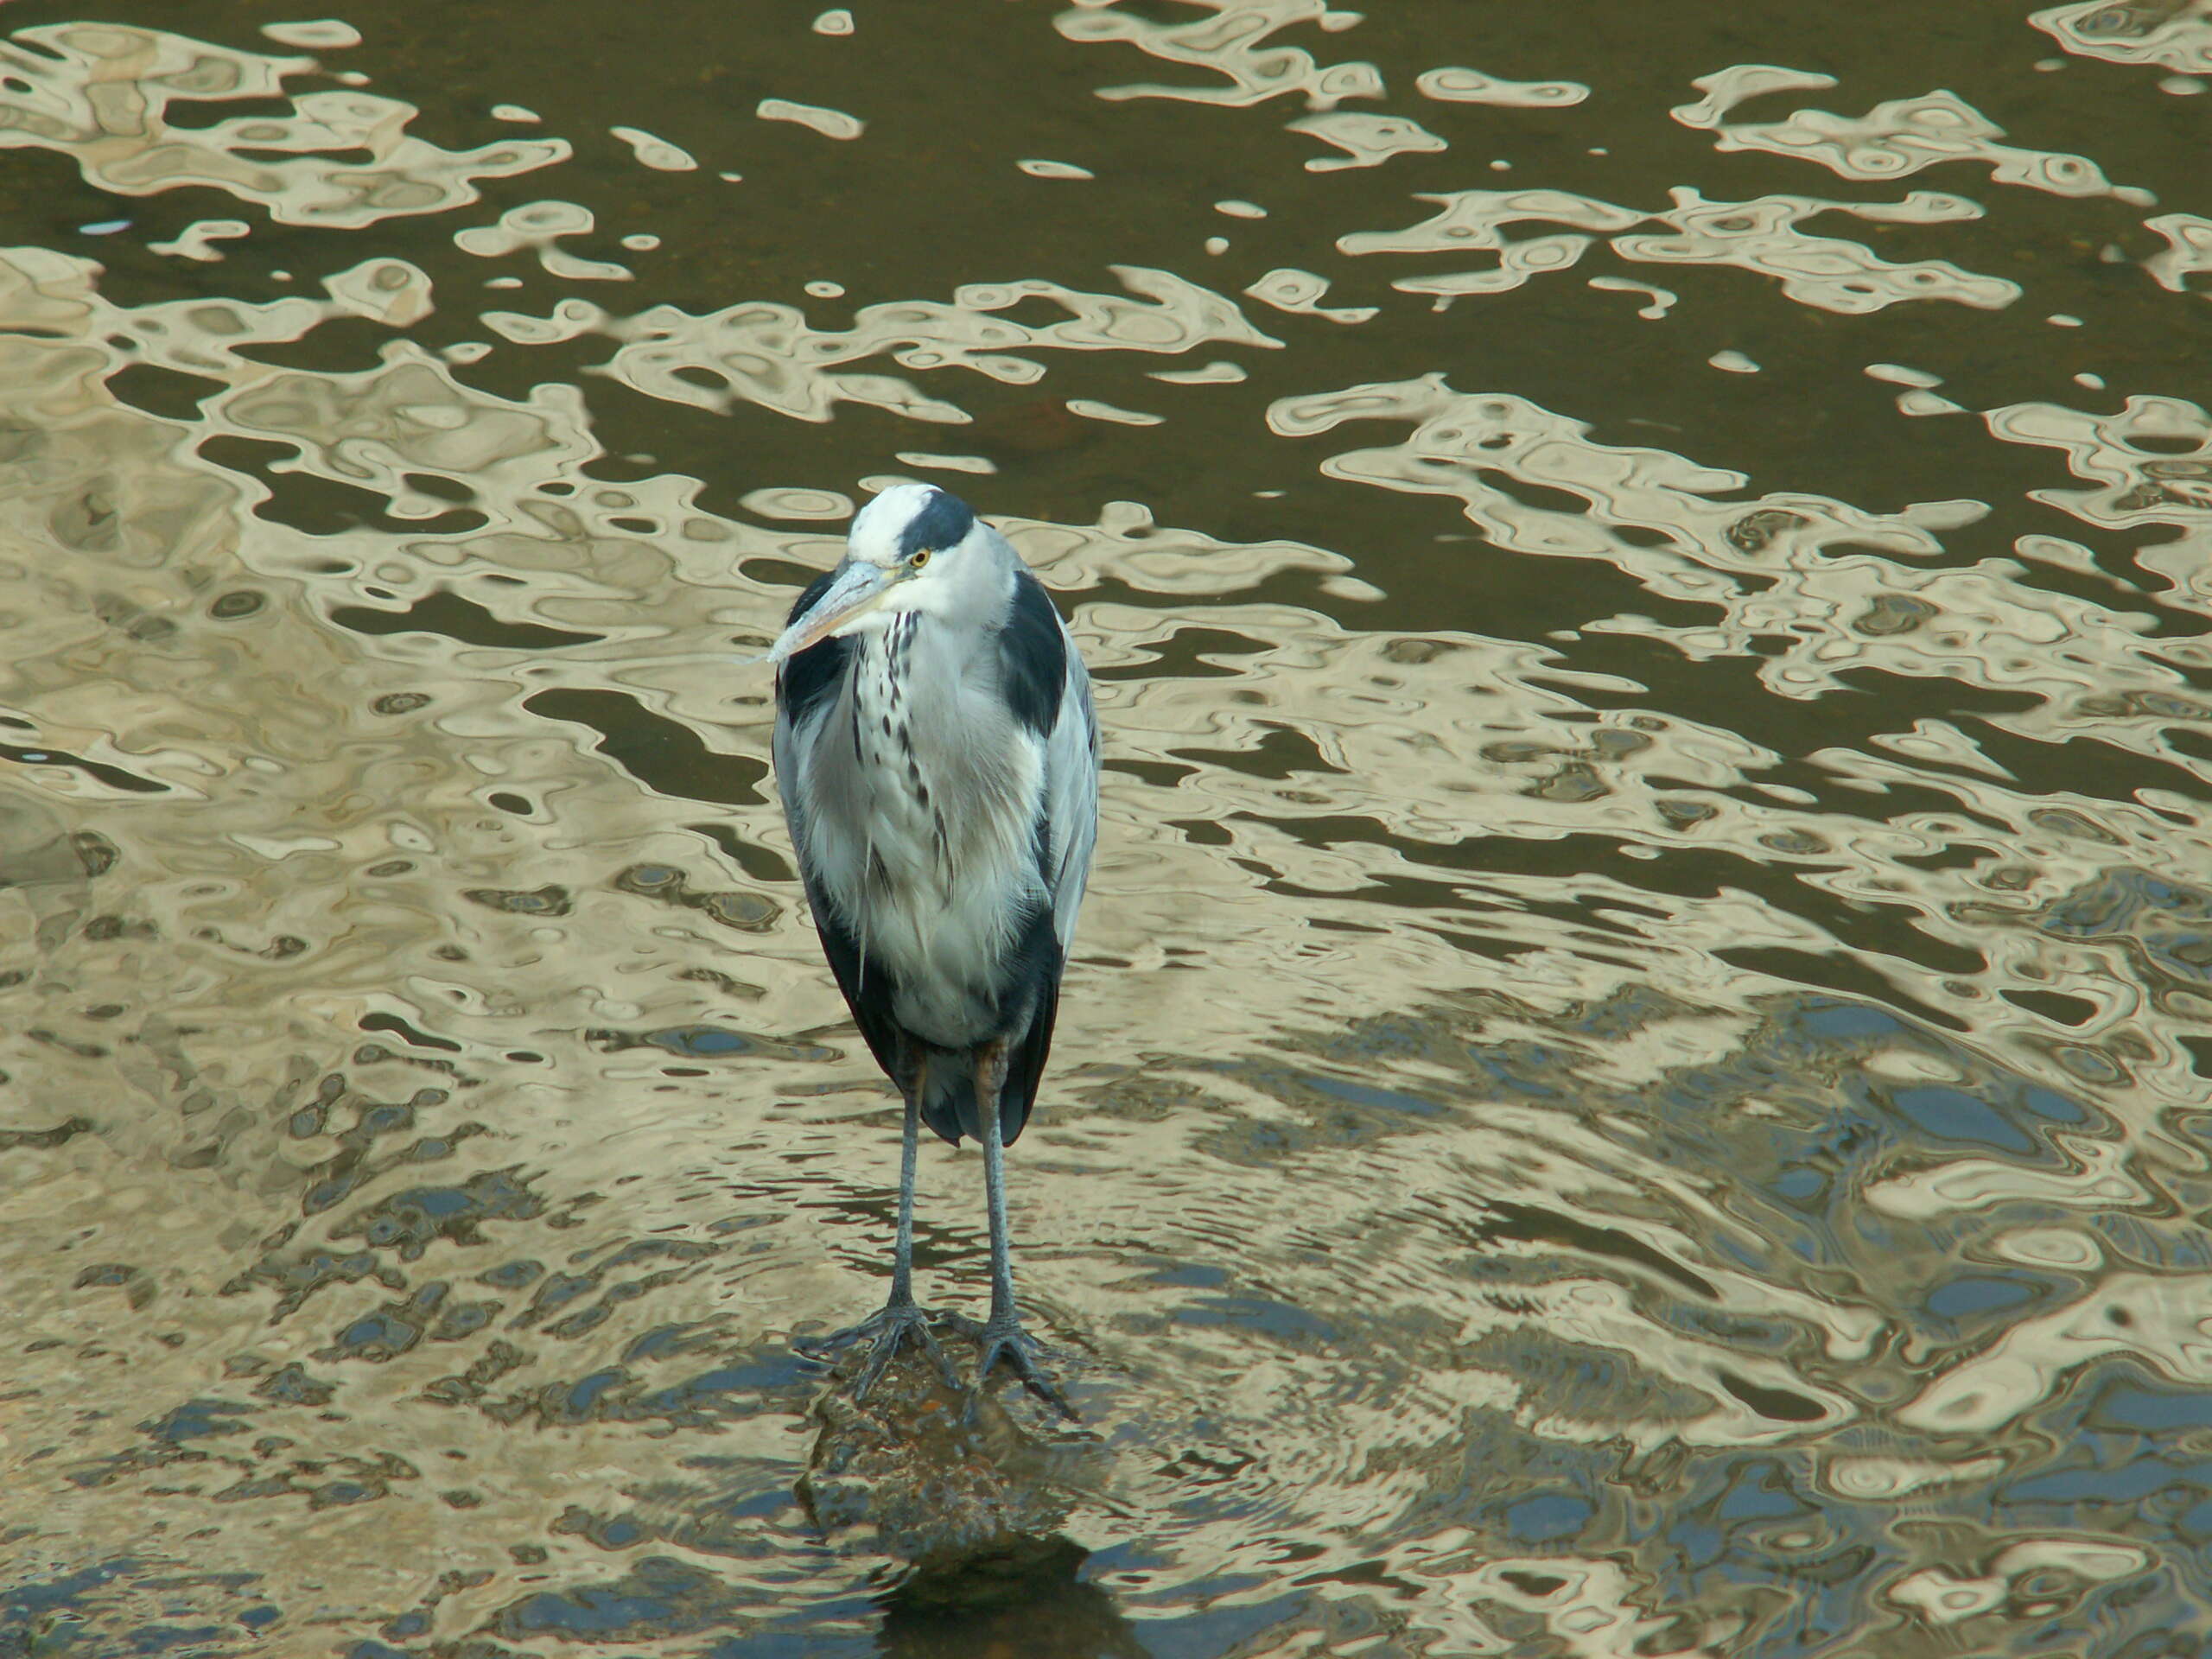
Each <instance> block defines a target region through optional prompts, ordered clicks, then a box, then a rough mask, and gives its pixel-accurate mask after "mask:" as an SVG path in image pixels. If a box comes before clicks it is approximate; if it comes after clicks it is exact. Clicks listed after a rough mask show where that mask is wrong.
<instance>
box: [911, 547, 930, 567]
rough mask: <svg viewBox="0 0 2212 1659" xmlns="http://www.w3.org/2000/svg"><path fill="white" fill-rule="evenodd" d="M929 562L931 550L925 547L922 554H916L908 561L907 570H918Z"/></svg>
mask: <svg viewBox="0 0 2212 1659" xmlns="http://www.w3.org/2000/svg"><path fill="white" fill-rule="evenodd" d="M929 562H930V550H929V549H927V548H926V547H925V548H924V549H923V550H921V551H920V552H918V553H917V554H915V555H914V556H912V558H910V559H908V560H907V561H906V568H907V569H909V570H918V569H921V568H922V567H923V566H924V565H925V564H927V563H929Z"/></svg>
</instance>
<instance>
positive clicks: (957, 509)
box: [899, 490, 976, 559]
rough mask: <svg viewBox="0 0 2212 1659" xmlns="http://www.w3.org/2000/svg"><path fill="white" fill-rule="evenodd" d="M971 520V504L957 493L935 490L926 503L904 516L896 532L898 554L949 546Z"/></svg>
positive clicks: (906, 555)
mask: <svg viewBox="0 0 2212 1659" xmlns="http://www.w3.org/2000/svg"><path fill="white" fill-rule="evenodd" d="M975 524H976V510H975V508H973V507H971V506H969V505H968V504H967V503H966V502H965V501H963V500H962V499H960V498H959V497H958V496H957V495H953V494H950V493H947V492H945V491H944V490H938V491H936V492H934V493H932V494H931V497H930V504H929V505H927V506H926V507H924V508H923V509H922V510H921V511H920V512H918V513H916V514H915V515H914V516H913V517H912V518H910V519H908V520H907V521H906V528H905V529H904V530H902V531H899V557H900V558H902V559H910V558H912V557H913V556H914V555H915V554H917V553H918V552H920V551H921V550H922V549H924V548H927V549H929V550H930V551H931V552H932V553H934V552H936V551H937V550H938V549H939V548H941V547H950V546H951V545H952V544H953V543H955V542H957V541H958V540H959V539H960V538H961V537H963V536H965V535H966V534H967V533H968V532H969V530H971V529H973V528H974V527H975Z"/></svg>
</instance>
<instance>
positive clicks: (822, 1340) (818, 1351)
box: [791, 1302, 960, 1401]
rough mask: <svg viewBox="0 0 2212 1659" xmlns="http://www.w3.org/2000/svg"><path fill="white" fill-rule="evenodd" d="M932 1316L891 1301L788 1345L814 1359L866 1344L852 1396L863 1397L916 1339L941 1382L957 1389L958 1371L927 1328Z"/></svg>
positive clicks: (902, 1303) (934, 1333)
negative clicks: (856, 1319) (854, 1322)
mask: <svg viewBox="0 0 2212 1659" xmlns="http://www.w3.org/2000/svg"><path fill="white" fill-rule="evenodd" d="M932 1317H933V1316H932V1315H931V1313H930V1310H929V1309H927V1308H925V1307H923V1306H918V1304H916V1303H913V1302H890V1303H887V1304H886V1305H885V1306H882V1307H880V1308H878V1309H877V1310H876V1311H875V1312H874V1313H871V1314H869V1315H868V1318H866V1319H862V1320H861V1322H860V1323H859V1324H858V1325H848V1326H846V1327H845V1329H843V1330H842V1331H833V1332H830V1333H829V1335H828V1336H826V1337H816V1338H810V1339H808V1340H806V1341H804V1342H797V1343H793V1344H791V1345H792V1346H793V1347H794V1348H797V1349H798V1351H799V1352H801V1353H803V1354H804V1355H806V1356H807V1357H810V1358H813V1359H823V1360H829V1359H834V1358H836V1357H837V1356H838V1355H840V1354H842V1353H843V1352H844V1351H845V1350H847V1349H849V1348H850V1347H853V1346H854V1345H855V1344H858V1343H861V1342H866V1343H867V1344H868V1360H867V1363H865V1364H863V1365H862V1366H861V1369H860V1374H859V1376H857V1377H856V1378H855V1380H854V1383H853V1398H854V1399H855V1400H856V1401H857V1400H865V1399H867V1398H868V1390H869V1389H873V1388H874V1386H875V1385H876V1383H877V1382H878V1381H880V1379H881V1377H882V1376H883V1373H884V1370H885V1368H887V1366H888V1365H889V1364H890V1363H891V1361H892V1358H893V1356H895V1355H896V1354H897V1353H898V1351H899V1348H900V1346H901V1345H903V1344H906V1343H908V1342H913V1343H918V1344H920V1345H921V1349H922V1351H923V1352H924V1353H925V1354H927V1355H928V1356H929V1357H930V1358H931V1361H932V1362H933V1363H935V1364H936V1366H937V1374H938V1376H941V1377H943V1378H944V1386H945V1387H946V1388H948V1389H958V1388H959V1386H960V1376H959V1373H958V1372H957V1371H955V1370H953V1369H952V1362H951V1361H950V1359H947V1358H946V1357H945V1355H944V1349H943V1348H942V1347H941V1346H939V1345H938V1339H937V1333H936V1332H933V1331H931V1329H930V1321H931V1318H932Z"/></svg>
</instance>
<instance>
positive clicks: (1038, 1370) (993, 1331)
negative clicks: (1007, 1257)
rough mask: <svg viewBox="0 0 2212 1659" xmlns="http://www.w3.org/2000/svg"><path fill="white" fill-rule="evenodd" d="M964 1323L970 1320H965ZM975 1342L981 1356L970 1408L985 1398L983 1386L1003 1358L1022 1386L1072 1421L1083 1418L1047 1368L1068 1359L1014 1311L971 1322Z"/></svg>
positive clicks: (1062, 1364) (969, 1399)
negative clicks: (977, 1324)
mask: <svg viewBox="0 0 2212 1659" xmlns="http://www.w3.org/2000/svg"><path fill="white" fill-rule="evenodd" d="M962 1324H963V1325H967V1324H968V1322H967V1321H965V1320H963V1321H962ZM969 1330H970V1332H971V1333H972V1334H973V1335H974V1337H975V1338H976V1346H977V1347H978V1348H980V1349H981V1350H982V1358H981V1359H980V1360H978V1361H977V1363H976V1385H975V1387H974V1388H973V1389H969V1395H968V1408H969V1411H970V1412H972V1411H974V1410H975V1407H976V1401H977V1400H978V1399H980V1398H982V1393H983V1389H984V1388H985V1387H986V1386H987V1385H988V1383H989V1382H990V1380H991V1373H992V1371H993V1370H995V1369H997V1367H998V1365H999V1364H1000V1363H1001V1362H1004V1363H1006V1364H1007V1365H1010V1366H1012V1367H1013V1368H1014V1375H1015V1376H1018V1377H1020V1379H1021V1383H1022V1386H1023V1387H1024V1388H1026V1389H1028V1390H1029V1392H1030V1393H1032V1394H1033V1395H1036V1396H1037V1397H1038V1398H1039V1400H1042V1401H1043V1402H1045V1403H1046V1405H1048V1406H1050V1407H1052V1409H1053V1410H1055V1411H1057V1412H1058V1413H1059V1414H1060V1415H1061V1416H1063V1417H1065V1418H1066V1419H1067V1420H1068V1421H1070V1422H1071V1423H1072V1422H1077V1421H1080V1420H1079V1419H1078V1418H1077V1416H1076V1411H1075V1408H1074V1407H1073V1406H1071V1405H1070V1404H1069V1403H1068V1397H1067V1395H1065V1394H1063V1393H1061V1392H1060V1385H1059V1384H1058V1383H1056V1382H1054V1381H1053V1380H1052V1376H1050V1375H1049V1374H1048V1373H1047V1372H1046V1370H1045V1367H1046V1365H1047V1364H1048V1363H1049V1364H1054V1365H1059V1366H1062V1367H1065V1363H1066V1362H1065V1360H1064V1359H1063V1358H1062V1357H1061V1356H1060V1355H1059V1354H1058V1353H1057V1352H1055V1351H1053V1350H1052V1349H1050V1348H1047V1347H1046V1345H1045V1344H1043V1343H1041V1342H1039V1341H1038V1340H1037V1338H1034V1337H1033V1336H1031V1335H1030V1334H1029V1333H1028V1332H1027V1331H1025V1330H1023V1329H1022V1328H1021V1321H1020V1319H1018V1318H1016V1317H1014V1315H1012V1314H1008V1315H1006V1316H1005V1317H1003V1318H1001V1317H999V1316H996V1315H994V1316H993V1317H992V1319H990V1321H989V1322H988V1324H986V1325H982V1326H980V1327H975V1326H969Z"/></svg>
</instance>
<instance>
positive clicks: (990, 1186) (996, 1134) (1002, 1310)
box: [976, 1044, 1021, 1331]
mask: <svg viewBox="0 0 2212 1659" xmlns="http://www.w3.org/2000/svg"><path fill="white" fill-rule="evenodd" d="M993 1047H994V1048H997V1046H996V1045H995V1044H994V1045H993ZM997 1058H998V1066H997V1076H996V1077H991V1076H990V1075H989V1071H990V1068H989V1067H988V1064H986V1063H979V1064H978V1065H976V1098H977V1100H978V1101H979V1102H981V1103H982V1115H983V1201H984V1204H985V1205H986V1206H987V1207H988V1210H989V1211H990V1218H991V1318H990V1322H989V1324H988V1326H987V1327H986V1328H987V1329H988V1330H993V1331H997V1330H1008V1331H1014V1330H1019V1329H1020V1326H1021V1314H1020V1311H1019V1310H1018V1309H1016V1308H1015V1306H1014V1248H1013V1244H1012V1242H1011V1241H1010V1240H1009V1239H1008V1237H1007V1222H1006V1139H1005V1132H1004V1130H1003V1129H1002V1128H1001V1126H1000V1123H999V1097H998V1090H997V1089H996V1088H994V1089H992V1090H990V1091H989V1092H988V1094H987V1093H985V1092H984V1084H985V1083H986V1082H987V1081H988V1082H992V1083H1003V1081H1004V1079H1005V1077H1006V1051H1005V1050H1004V1049H998V1050H997Z"/></svg>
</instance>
